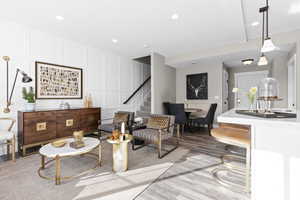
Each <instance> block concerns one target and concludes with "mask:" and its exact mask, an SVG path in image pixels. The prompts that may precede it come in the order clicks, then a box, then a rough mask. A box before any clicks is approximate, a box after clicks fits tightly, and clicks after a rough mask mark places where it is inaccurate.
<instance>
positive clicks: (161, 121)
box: [147, 116, 170, 129]
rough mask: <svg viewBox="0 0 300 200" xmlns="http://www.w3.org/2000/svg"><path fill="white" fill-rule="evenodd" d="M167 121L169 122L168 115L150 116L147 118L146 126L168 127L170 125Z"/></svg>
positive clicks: (153, 127) (154, 127)
mask: <svg viewBox="0 0 300 200" xmlns="http://www.w3.org/2000/svg"><path fill="white" fill-rule="evenodd" d="M169 123H170V119H169V117H159V116H152V117H150V118H149V120H148V123H147V128H150V129H164V128H168V127H169V125H170V124H169Z"/></svg>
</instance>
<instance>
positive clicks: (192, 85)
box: [186, 73, 208, 99]
mask: <svg viewBox="0 0 300 200" xmlns="http://www.w3.org/2000/svg"><path fill="white" fill-rule="evenodd" d="M207 79H208V74H207V73H201V74H190V75H187V76H186V98H187V99H208V85H207Z"/></svg>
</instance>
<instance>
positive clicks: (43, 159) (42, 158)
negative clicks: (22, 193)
mask: <svg viewBox="0 0 300 200" xmlns="http://www.w3.org/2000/svg"><path fill="white" fill-rule="evenodd" d="M41 168H42V169H45V156H42V155H41Z"/></svg>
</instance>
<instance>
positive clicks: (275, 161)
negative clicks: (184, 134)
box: [217, 110, 300, 200]
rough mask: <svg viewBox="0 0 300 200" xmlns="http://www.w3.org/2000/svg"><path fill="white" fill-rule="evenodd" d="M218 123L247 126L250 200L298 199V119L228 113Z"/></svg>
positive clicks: (299, 165)
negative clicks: (248, 129)
mask: <svg viewBox="0 0 300 200" xmlns="http://www.w3.org/2000/svg"><path fill="white" fill-rule="evenodd" d="M298 116H299V115H298ZM217 120H218V123H230V124H240V125H248V126H250V130H251V191H252V192H251V197H252V198H251V199H253V200H267V199H270V200H299V199H300V189H299V185H300V120H299V117H298V119H297V118H285V119H267V118H259V117H253V116H248V115H241V114H236V113H235V110H230V111H228V112H225V113H223V114H221V115H220V116H218V119H217Z"/></svg>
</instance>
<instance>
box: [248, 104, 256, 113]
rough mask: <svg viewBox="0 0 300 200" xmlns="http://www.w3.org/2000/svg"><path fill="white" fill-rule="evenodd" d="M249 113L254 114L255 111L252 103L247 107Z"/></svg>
mask: <svg viewBox="0 0 300 200" xmlns="http://www.w3.org/2000/svg"><path fill="white" fill-rule="evenodd" d="M249 111H250V112H254V111H255V108H254V103H251V102H250V105H249Z"/></svg>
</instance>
